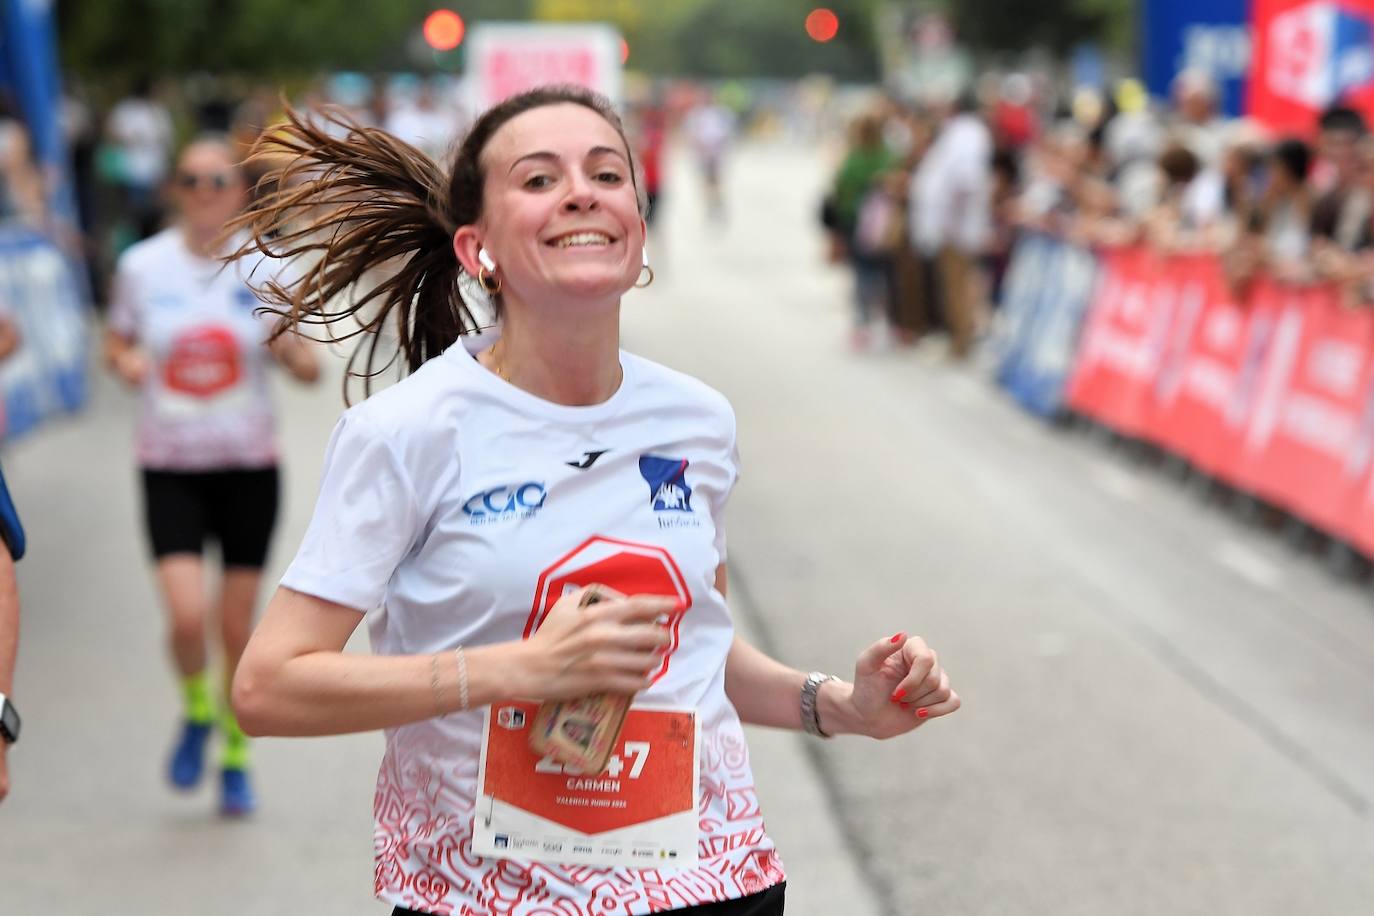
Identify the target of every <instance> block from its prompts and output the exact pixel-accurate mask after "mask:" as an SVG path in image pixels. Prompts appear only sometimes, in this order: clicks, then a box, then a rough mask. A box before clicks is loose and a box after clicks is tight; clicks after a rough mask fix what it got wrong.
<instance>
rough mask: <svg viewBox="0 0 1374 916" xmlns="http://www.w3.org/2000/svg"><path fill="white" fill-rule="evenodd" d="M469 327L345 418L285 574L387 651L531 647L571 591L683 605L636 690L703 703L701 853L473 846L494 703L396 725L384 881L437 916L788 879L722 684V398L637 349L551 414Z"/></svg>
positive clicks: (589, 910)
mask: <svg viewBox="0 0 1374 916" xmlns="http://www.w3.org/2000/svg"><path fill="white" fill-rule="evenodd" d="M494 336H495V335H494V334H488V335H484V336H480V337H479V336H473V337H469V338H464V340H463V341H461V342H460V343H459V344H455V345H454V346H452V347H450V348H449V349H448V350H447V351H446V352H445V353H444V354H443V355H442V356H440V357H438V358H435V359H432V360H430V361H429V362H427V363H426V364H425V365H424V366H422V367H421V368H420V369H419V370H418V371H417V372H415V373H414V374H413V375H411V376H409V377H408V378H406V379H405V380H403V381H401V382H399V383H398V384H396V385H395V386H393V387H391V388H388V389H386V390H384V391H382V392H380V393H378V394H375V395H373V396H372V397H371V398H369V399H368V400H367V401H365V402H363V403H361V404H358V405H357V406H355V407H353V408H351V409H350V410H348V411H347V412H345V413H344V415H343V418H342V419H341V420H340V421H339V424H338V426H337V427H336V428H335V430H334V435H333V438H332V439H331V440H330V443H329V447H328V451H327V453H326V455H325V468H324V476H323V481H322V483H321V486H320V494H319V500H318V502H317V503H316V507H315V515H314V518H313V520H312V521H311V523H310V528H309V530H308V531H307V532H306V535H305V539H304V542H303V543H302V545H301V548H300V552H299V553H298V554H297V555H296V558H295V561H294V562H293V563H292V564H291V566H290V568H289V569H288V570H287V572H286V575H285V576H284V577H283V579H282V584H283V585H285V586H287V587H288V588H292V589H295V590H297V591H300V592H304V593H306V594H310V595H314V596H317V597H320V598H323V599H326V600H328V601H334V602H337V603H339V604H343V605H347V606H349V607H352V608H357V609H359V610H361V611H367V612H370V613H369V614H368V623H369V629H370V633H371V637H372V646H373V650H374V651H375V652H377V653H379V654H384V655H407V654H423V653H435V652H443V651H445V650H449V649H452V648H453V647H455V646H457V645H460V644H462V645H466V646H476V645H487V644H491V643H498V642H505V641H510V640H518V639H520V638H522V636H523V634H524V631H525V629H526V626H527V624H528V623H529V622H530V621H531V619H532V617H533V616H534V615H537V614H542V612H543V611H544V610H545V609H546V608H547V607H549V606H551V604H552V602H553V601H554V600H556V599H557V598H558V597H559V596H561V595H562V594H563V592H564V588H565V587H569V586H582V585H587V584H592V583H593V582H596V583H602V584H605V585H607V586H610V587H611V588H615V589H617V590H619V591H622V592H625V593H627V594H634V593H646V592H656V593H660V594H676V595H679V596H681V597H684V598H685V599H686V600H687V602H688V608H687V610H686V612H685V613H684V614H683V616H682V618H681V621H680V629H679V639H678V645H677V648H676V649H675V650H673V651H672V652H671V653H670V655H669V657H668V667H667V670H666V671H665V672H664V673H663V674H662V675H661V676H660V678H659V679H658V680H657V681H655V682H654V683H653V685H652V686H650V687H649V688H648V689H647V690H645V691H644V692H643V693H641V694H640V696H639V698H638V699H639V700H640V701H643V702H645V703H649V704H656V705H663V706H676V707H690V708H695V709H696V710H697V712H698V715H699V718H700V721H701V728H702V740H701V745H700V756H701V780H700V788H701V812H700V836H699V844H698V845H699V852H700V865H699V866H697V867H695V868H676V869H675V868H661V869H646V870H639V869H607V868H593V867H587V866H558V865H547V864H543V863H535V862H520V861H514V860H508V859H495V858H483V857H480V856H477V855H475V854H474V853H473V852H472V846H471V844H472V820H473V814H474V803H475V798H476V794H477V775H478V774H477V770H478V759H479V752H480V747H481V728H482V712H481V710H473V711H469V712H466V713H453V714H450V715H448V716H446V717H444V718H434V719H429V720H426V721H424V722H418V723H415V724H412V725H407V726H403V727H400V728H392V729H388V730H387V732H386V755H385V758H384V759H383V761H382V765H381V772H380V773H379V775H378V779H377V792H376V798H375V804H374V814H375V820H376V832H375V848H376V864H377V868H376V885H375V887H376V893H377V896H379V897H380V898H382V899H383V900H385V901H386V902H388V903H391V904H393V905H399V906H404V907H409V908H412V909H419V910H423V911H432V912H437V913H450V912H451V913H455V914H458V913H501V914H509V916H532V914H547V913H558V914H561V916H582V914H586V916H591V914H596V916H616V914H640V913H650V912H660V911H662V910H665V909H670V908H675V907H684V906H691V905H696V904H700V903H706V902H711V901H717V900H726V899H733V898H737V897H742V896H745V895H747V894H751V893H756V892H758V891H761V890H764V889H766V888H768V887H771V886H772V885H774V884H776V883H778V882H780V881H782V880H783V878H784V875H783V870H782V863H781V862H780V861H779V859H778V856H777V854H776V852H775V851H774V847H773V843H772V841H771V840H770V839H769V838H768V836H767V834H766V833H765V832H764V826H763V817H762V815H761V813H760V811H759V803H758V798H757V796H756V795H755V792H754V778H753V775H752V774H751V772H750V767H749V754H748V749H747V748H746V746H745V741H744V733H743V730H742V728H741V726H740V721H739V717H738V715H737V714H736V712H735V709H734V707H733V706H732V705H731V703H730V701H729V700H728V699H727V698H726V695H725V659H726V654H727V653H728V651H729V649H730V645H731V642H732V640H733V638H734V626H733V623H732V622H731V619H730V612H729V610H728V608H727V607H726V604H725V600H724V598H723V596H722V595H721V594H720V593H719V592H718V591H717V590H716V589H715V584H714V583H715V574H716V567H717V566H719V565H720V563H722V562H723V561H724V559H725V534H724V528H723V520H722V513H723V511H724V509H725V503H726V499H727V497H728V496H729V494H730V490H731V488H732V487H733V485H734V482H735V478H736V475H737V455H736V451H735V419H734V413H733V411H732V410H731V408H730V405H729V403H728V402H727V401H726V400H725V399H724V398H723V397H722V396H721V395H720V394H718V393H717V392H715V391H713V390H712V389H710V388H708V387H707V386H705V385H704V384H702V383H701V382H698V381H696V380H695V379H692V378H690V377H688V376H685V375H682V374H680V373H677V372H674V371H672V370H670V369H666V368H664V367H662V366H659V365H657V364H655V363H652V362H649V361H648V360H645V359H641V358H639V357H636V356H633V355H631V354H628V353H624V352H622V353H621V355H620V360H621V366H622V367H623V369H624V381H623V382H622V384H621V386H620V388H619V389H618V391H617V392H616V393H615V394H614V395H613V396H612V397H611V398H610V399H609V400H607V401H605V402H604V403H601V404H598V405H595V406H590V407H568V406H563V405H558V404H553V403H550V402H548V401H545V400H542V399H540V398H537V397H535V396H533V395H531V394H529V393H527V392H525V391H522V390H520V389H518V388H516V387H514V386H512V385H509V384H507V383H506V382H504V381H502V380H501V379H500V378H498V377H497V376H496V375H494V374H492V373H490V372H488V371H487V370H486V369H485V368H483V367H482V366H481V365H480V364H479V363H477V361H476V360H475V359H474V357H473V356H472V353H474V352H477V351H478V350H479V349H481V348H483V347H486V346H488V345H490V343H491V342H492V340H493V338H494Z"/></svg>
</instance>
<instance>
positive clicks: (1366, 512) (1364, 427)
mask: <svg viewBox="0 0 1374 916" xmlns="http://www.w3.org/2000/svg"><path fill="white" fill-rule="evenodd" d="M1368 387H1369V389H1370V390H1369V391H1368V392H1367V394H1366V396H1365V405H1364V412H1363V413H1362V414H1361V415H1360V425H1359V429H1358V431H1357V432H1356V433H1355V447H1354V449H1353V450H1352V451H1351V453H1350V457H1349V460H1348V462H1347V464H1346V470H1347V476H1349V477H1352V478H1354V479H1355V480H1356V481H1357V483H1356V485H1355V486H1353V487H1351V488H1350V492H1349V494H1348V497H1347V499H1346V501H1345V507H1344V513H1343V514H1344V517H1343V518H1342V519H1341V524H1340V527H1339V528H1338V529H1337V531H1336V533H1337V534H1339V535H1340V536H1341V537H1342V538H1343V539H1344V540H1345V541H1346V542H1347V543H1350V544H1353V545H1355V546H1356V547H1358V548H1359V549H1360V550H1362V551H1363V552H1364V554H1365V556H1368V557H1374V378H1371V379H1370V384H1369V386H1368Z"/></svg>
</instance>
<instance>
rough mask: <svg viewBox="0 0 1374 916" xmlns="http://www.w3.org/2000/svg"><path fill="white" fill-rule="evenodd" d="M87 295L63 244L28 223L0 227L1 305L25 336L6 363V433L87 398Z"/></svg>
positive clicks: (1, 422) (1, 435) (2, 423)
mask: <svg viewBox="0 0 1374 916" xmlns="http://www.w3.org/2000/svg"><path fill="white" fill-rule="evenodd" d="M85 303H86V300H85V295H84V286H83V283H82V279H81V277H80V275H79V273H78V271H77V268H76V266H75V265H74V264H73V263H72V261H71V260H70V259H69V258H67V256H66V255H64V254H63V253H62V251H61V250H60V249H58V247H57V246H56V245H54V244H53V243H52V242H50V241H48V240H47V239H46V238H44V237H43V236H41V235H38V234H37V233H34V232H32V231H30V230H27V229H23V228H17V227H0V313H4V314H5V315H6V316H7V317H8V318H9V319H10V320H11V321H12V322H14V324H15V326H16V328H17V329H18V331H19V338H20V339H19V348H18V349H17V350H15V352H14V353H13V354H11V355H10V357H9V358H8V359H6V360H5V361H4V362H3V363H0V407H2V408H3V416H0V439H4V440H7V441H8V440H12V439H14V438H16V437H18V436H22V435H24V434H25V433H27V432H29V431H30V430H32V429H34V428H35V427H36V426H38V424H39V423H41V422H42V421H43V420H45V419H47V418H48V417H50V416H53V415H56V414H61V413H69V412H71V411H74V410H77V409H79V408H80V407H81V406H82V405H83V404H85V402H86V391H87V377H86V373H87V365H86V354H87V350H88V347H87V333H88V332H87V324H86V315H87V309H86V304H85Z"/></svg>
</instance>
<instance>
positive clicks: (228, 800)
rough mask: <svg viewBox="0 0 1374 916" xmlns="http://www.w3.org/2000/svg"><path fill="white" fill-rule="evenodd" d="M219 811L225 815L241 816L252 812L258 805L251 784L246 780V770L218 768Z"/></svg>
mask: <svg viewBox="0 0 1374 916" xmlns="http://www.w3.org/2000/svg"><path fill="white" fill-rule="evenodd" d="M220 777H221V781H220V796H219V813H220V814H222V815H224V816H225V817H243V816H244V815H246V814H252V813H253V809H254V808H256V807H257V806H258V800H257V797H256V796H254V795H253V784H252V783H251V782H249V781H248V771H247V770H232V769H223V770H220Z"/></svg>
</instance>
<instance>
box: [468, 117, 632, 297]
mask: <svg viewBox="0 0 1374 916" xmlns="http://www.w3.org/2000/svg"><path fill="white" fill-rule="evenodd" d="M481 161H482V170H483V175H484V184H483V193H482V216H481V218H480V219H479V220H478V222H477V224H476V225H475V226H465V227H462V228H461V229H459V231H458V233H457V235H456V236H455V239H454V243H455V247H456V248H457V251H458V254H459V257H460V259H461V260H462V261H463V264H464V266H465V267H466V268H467V269H468V270H469V271H470V272H472V273H476V271H477V266H478V265H477V254H476V253H477V249H478V247H479V246H480V247H484V248H486V249H487V251H488V253H490V254H491V256H492V259H493V260H494V261H495V262H496V264H497V265H498V267H497V276H498V277H500V279H501V283H502V290H503V292H504V293H505V294H506V295H507V296H508V297H510V298H513V299H517V300H519V301H522V302H542V301H557V302H565V301H567V300H618V299H619V297H620V296H621V295H622V294H624V292H625V291H626V290H628V289H629V288H630V287H631V286H632V285H633V284H634V282H635V279H636V277H638V276H639V272H640V259H641V252H642V251H643V247H644V223H643V220H642V219H641V217H640V213H639V202H638V198H637V195H636V191H635V185H634V181H633V179H632V171H631V165H630V159H629V152H628V151H627V149H626V147H625V142H624V140H623V139H622V138H621V136H620V133H619V132H618V131H617V130H616V129H615V128H614V127H613V126H612V125H611V124H610V123H609V122H608V121H607V120H606V119H605V118H603V117H602V116H601V115H599V114H598V113H596V112H595V111H593V110H591V109H589V108H587V107H585V106H583V105H578V104H573V103H560V104H555V105H547V106H543V107H540V108H535V109H531V110H530V111H526V112H524V113H522V114H519V115H516V116H515V117H513V118H511V120H509V121H508V122H506V123H505V124H504V125H502V126H501V127H500V128H499V129H498V130H497V132H496V133H495V134H494V135H493V136H492V138H491V141H490V142H489V143H488V144H487V146H486V149H485V150H484V151H483V152H482V157H481Z"/></svg>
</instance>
